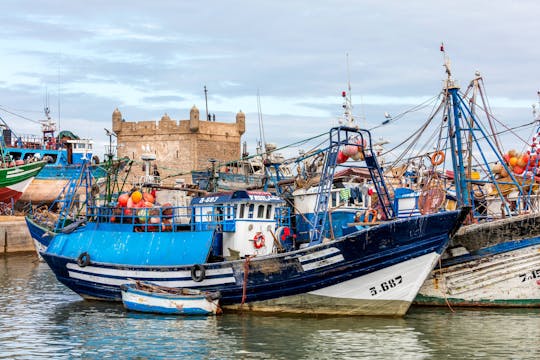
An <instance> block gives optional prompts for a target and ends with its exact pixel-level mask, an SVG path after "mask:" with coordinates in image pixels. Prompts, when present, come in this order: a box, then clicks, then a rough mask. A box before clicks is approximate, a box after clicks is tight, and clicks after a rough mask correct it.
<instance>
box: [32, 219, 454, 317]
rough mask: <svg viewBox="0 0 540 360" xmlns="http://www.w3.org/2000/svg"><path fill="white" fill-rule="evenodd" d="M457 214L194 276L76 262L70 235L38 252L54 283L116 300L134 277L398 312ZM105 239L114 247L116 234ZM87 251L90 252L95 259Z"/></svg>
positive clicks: (276, 308) (300, 308) (241, 296)
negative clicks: (121, 289) (69, 250)
mask: <svg viewBox="0 0 540 360" xmlns="http://www.w3.org/2000/svg"><path fill="white" fill-rule="evenodd" d="M463 217H464V212H460V211H454V212H445V213H439V214H433V215H429V216H425V217H418V218H410V219H406V220H398V221H395V222H389V223H385V224H382V225H380V226H375V227H373V228H371V229H366V230H363V231H359V232H356V233H353V234H350V235H347V236H345V237H343V238H340V239H338V240H335V241H331V242H329V243H325V244H321V245H316V246H311V247H307V248H304V249H300V250H297V251H293V252H288V253H283V254H275V255H268V256H261V257H254V258H248V259H245V260H237V261H225V262H218V263H207V264H203V265H202V266H203V267H204V268H205V276H203V278H202V279H200V278H194V276H193V270H194V267H193V264H192V263H190V264H187V265H178V266H175V265H167V266H161V265H159V264H158V265H156V264H154V265H144V264H143V260H142V261H140V262H139V263H138V264H119V263H118V262H116V263H114V262H107V261H106V260H105V259H103V258H101V260H99V261H97V260H96V261H94V260H92V261H90V263H89V264H83V265H85V266H81V265H79V264H78V263H77V257H76V256H74V255H73V252H72V255H70V256H66V254H63V253H62V251H63V250H62V249H69V248H71V249H72V248H73V247H70V246H69V244H68V243H69V241H70V237H69V236H65V237H62V238H61V239H59V240H60V241H62V244H58V246H55V245H54V242H55V241H57V240H58V237H55V239H53V242H52V244H51V246H49V247H48V249H47V251H45V252H43V253H42V256H43V258H44V259H45V261H46V262H47V264H48V265H49V266H50V268H51V269H52V270H53V272H54V273H55V275H56V277H57V278H58V280H59V281H60V282H62V283H63V284H64V285H66V286H67V287H69V288H70V289H72V290H73V291H75V292H76V293H78V294H79V295H81V296H82V297H84V298H87V299H99V300H111V301H120V300H121V294H120V285H122V284H124V283H126V282H128V279H134V280H142V281H150V282H152V283H155V284H158V285H162V286H168V287H188V288H195V289H200V290H207V291H219V292H220V293H221V295H222V298H221V305H222V306H224V307H229V308H235V307H236V308H239V307H240V308H244V309H251V310H254V311H272V312H283V311H285V312H293V313H296V312H302V313H314V314H355V315H390V316H401V315H403V314H405V312H406V311H407V309H408V308H409V306H410V304H411V302H412V300H413V299H414V297H415V296H416V294H417V292H418V290H419V288H420V286H421V284H422V283H423V281H424V280H425V278H426V276H427V275H428V274H429V272H430V271H431V269H432V268H433V265H434V264H435V262H436V261H437V260H438V258H439V255H440V254H441V253H442V252H443V251H444V249H445V248H446V246H447V245H448V242H449V236H450V234H451V233H453V231H455V229H457V228H458V227H459V225H460V224H461V222H462V220H463ZM78 238H79V239H82V238H84V236H82V237H81V236H78ZM109 238H110V240H111V241H109V245H108V246H109V247H111V248H114V247H115V244H114V243H115V240H114V239H115V238H116V237H115V236H114V235H112V234H111V236H110V237H109ZM74 241H76V240H74ZM60 245H61V246H60ZM79 251H80V252H83V251H86V249H85V248H83V247H80V248H79ZM92 251H94V252H95V250H89V251H88V254H89V256H90V259H94V258H95V259H100V254H93V253H92ZM106 251H108V250H105V252H106ZM312 300H313V301H312ZM306 301H307V302H306ZM329 304H331V305H329Z"/></svg>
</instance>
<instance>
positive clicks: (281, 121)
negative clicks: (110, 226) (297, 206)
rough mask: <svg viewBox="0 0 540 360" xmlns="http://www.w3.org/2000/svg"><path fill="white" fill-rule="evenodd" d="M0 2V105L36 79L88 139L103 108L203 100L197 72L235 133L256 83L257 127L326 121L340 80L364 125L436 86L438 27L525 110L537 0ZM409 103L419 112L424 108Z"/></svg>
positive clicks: (177, 110)
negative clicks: (234, 122)
mask: <svg viewBox="0 0 540 360" xmlns="http://www.w3.org/2000/svg"><path fill="white" fill-rule="evenodd" d="M2 6H3V12H2V14H0V21H2V28H1V29H0V46H2V49H3V56H2V57H0V79H2V82H0V95H1V96H2V97H1V99H2V100H1V103H2V104H0V105H6V106H7V105H9V106H10V107H12V108H21V109H33V110H34V111H39V109H41V108H42V107H43V102H44V101H43V98H44V93H45V89H48V90H47V92H48V93H49V94H50V96H51V108H52V110H53V113H57V112H58V111H57V110H56V109H55V108H56V107H57V104H60V107H61V109H60V116H61V122H64V123H65V124H66V125H68V124H69V125H72V126H74V127H79V126H80V128H74V129H73V130H74V131H75V132H77V133H79V134H81V133H83V132H89V133H88V136H89V137H95V138H96V139H97V141H98V142H99V141H100V142H106V141H108V140H106V139H105V137H104V134H103V133H102V130H100V129H101V128H102V127H110V115H111V112H112V110H114V108H116V107H119V108H120V109H121V110H122V112H123V114H124V115H125V116H126V118H128V119H130V120H145V119H159V118H160V117H161V115H162V114H163V113H165V112H167V113H168V114H169V115H170V116H171V117H173V118H176V119H183V118H186V116H187V114H188V113H189V109H190V108H191V106H192V105H194V104H195V105H197V106H198V107H199V108H200V109H203V108H204V92H203V87H204V86H205V85H206V87H207V89H208V103H209V111H210V112H211V113H216V114H217V115H218V118H223V119H231V121H232V119H234V114H235V113H236V111H238V110H240V109H242V110H243V111H245V112H246V114H247V119H248V131H247V133H246V139H247V140H248V143H254V142H256V139H257V137H258V136H259V135H257V132H258V130H257V129H258V124H257V119H258V114H257V112H258V108H257V93H259V94H260V103H261V110H262V113H263V119H264V122H265V129H266V133H267V134H266V138H267V139H272V138H274V139H276V141H274V142H277V143H282V142H283V143H285V142H287V141H294V140H295V139H296V140H298V139H300V138H302V137H303V136H310V135H312V134H315V133H318V132H322V131H326V130H327V128H328V126H330V124H332V123H335V121H336V119H337V118H338V117H339V116H340V112H341V101H342V100H341V98H340V92H341V91H342V90H344V89H347V83H348V82H350V83H351V85H352V96H353V101H354V104H355V109H354V110H355V113H357V114H358V116H357V117H358V118H359V119H361V118H365V119H366V120H365V122H366V125H367V126H376V125H378V124H380V123H381V122H382V120H384V117H383V114H384V112H390V113H392V114H393V115H394V114H398V113H399V112H401V111H404V110H405V109H407V108H410V107H411V106H413V105H415V104H419V103H421V102H423V101H425V100H426V99H429V98H431V97H432V96H435V95H437V94H438V93H439V92H440V90H441V87H442V80H443V79H444V77H445V74H444V70H443V68H442V63H443V59H442V54H441V53H440V52H439V49H438V47H439V44H440V42H441V41H444V43H445V46H446V49H447V52H448V55H449V56H450V57H451V60H452V69H453V73H454V76H455V77H456V79H458V80H460V81H461V83H462V85H463V87H465V85H466V84H467V83H468V81H469V80H470V79H471V78H472V77H473V76H474V73H475V71H477V70H480V71H481V72H482V75H483V76H484V79H485V82H486V87H487V91H488V94H487V95H488V96H489V100H490V104H491V106H492V107H493V108H494V110H495V111H496V112H498V113H499V114H501V118H502V119H508V120H507V121H508V122H510V123H511V122H514V121H517V120H516V119H523V118H529V117H530V104H532V102H534V101H535V100H536V99H535V92H536V91H537V90H538V83H537V79H536V77H535V74H536V72H537V66H536V59H538V58H540V47H538V46H535V45H534V44H536V42H537V40H536V33H537V31H536V27H537V26H536V14H538V13H539V12H540V4H539V3H537V2H535V1H531V0H526V1H521V2H519V3H516V4H513V3H510V2H507V1H505V0H496V1H486V0H481V1H477V2H470V1H465V0H457V1H455V2H453V5H452V6H448V5H447V4H446V3H437V2H431V1H414V0H413V1H408V2H401V1H390V2H388V3H384V4H381V3H380V2H379V1H374V0H373V1H362V2H350V1H345V0H338V1H333V2H325V1H309V2H308V1H306V0H292V1H289V2H287V6H286V7H284V6H283V4H280V3H269V2H265V3H260V2H251V3H250V2H248V3H246V2H245V1H239V0H238V1H227V2H222V1H207V2H205V6H201V5H200V4H198V3H194V2H168V1H154V2H151V3H150V2H146V1H127V0H125V1H124V0H120V1H114V2H109V1H105V0H96V1H92V2H91V3H80V2H66V1H61V0H51V1H48V2H47V6H42V3H41V2H38V1H37V0H33V1H32V0H20V1H7V2H4V3H3V4H2ZM347 54H348V56H347ZM55 92H56V94H54V93H55ZM57 100H59V101H57ZM414 115H415V116H416V117H417V121H418V122H419V123H420V122H421V119H422V116H424V117H425V116H426V114H425V113H423V114H420V113H418V114H414ZM69 119H78V120H77V121H72V122H69V121H70V120H69ZM17 121H18V120H17ZM85 121H86V122H87V123H90V124H94V125H96V126H92V127H91V129H89V127H88V126H84V123H85ZM21 124H22V123H21ZM398 125H399V123H397V124H392V125H391V126H388V127H382V128H380V129H377V132H379V131H381V133H382V134H383V135H385V136H387V135H388V136H392V138H393V139H392V140H393V141H399V137H403V136H405V135H406V133H407V132H408V131H409V130H410V126H409V127H407V126H403V127H398ZM252 127H253V128H252ZM284 128H290V130H289V129H287V131H286V133H284V131H283V129H284ZM81 135H83V136H85V135H84V134H81ZM377 136H378V134H377ZM394 138H395V140H394ZM250 146H252V145H250Z"/></svg>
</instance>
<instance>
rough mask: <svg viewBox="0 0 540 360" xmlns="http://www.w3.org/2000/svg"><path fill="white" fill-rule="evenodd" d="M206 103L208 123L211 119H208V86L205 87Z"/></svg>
mask: <svg viewBox="0 0 540 360" xmlns="http://www.w3.org/2000/svg"><path fill="white" fill-rule="evenodd" d="M204 102H205V103H206V121H208V120H210V119H209V118H208V90H207V89H206V85H204Z"/></svg>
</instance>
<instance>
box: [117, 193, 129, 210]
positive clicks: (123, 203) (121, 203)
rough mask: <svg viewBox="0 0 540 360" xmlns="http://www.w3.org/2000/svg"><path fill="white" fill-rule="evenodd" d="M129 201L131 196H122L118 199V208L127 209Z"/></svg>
mask: <svg viewBox="0 0 540 360" xmlns="http://www.w3.org/2000/svg"><path fill="white" fill-rule="evenodd" d="M128 201H129V194H122V195H120V196H119V197H118V206H120V207H126V205H127V203H128Z"/></svg>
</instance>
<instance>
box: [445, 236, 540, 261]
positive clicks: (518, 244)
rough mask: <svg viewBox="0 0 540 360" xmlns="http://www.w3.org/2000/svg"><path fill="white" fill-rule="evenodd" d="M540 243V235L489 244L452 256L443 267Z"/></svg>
mask: <svg viewBox="0 0 540 360" xmlns="http://www.w3.org/2000/svg"><path fill="white" fill-rule="evenodd" d="M538 244H540V237H538V236H537V237H533V238H529V239H524V240H515V241H506V242H503V243H500V244H497V245H494V246H489V247H486V248H482V249H479V250H476V251H472V252H470V253H469V254H463V255H460V256H456V257H452V258H450V259H446V260H443V261H442V264H441V265H442V267H448V266H453V265H458V264H462V263H466V262H469V261H474V260H478V259H481V258H485V257H490V256H493V255H498V254H503V253H506V252H509V251H515V250H519V249H523V248H526V247H529V246H534V245H538Z"/></svg>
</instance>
